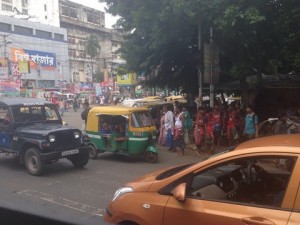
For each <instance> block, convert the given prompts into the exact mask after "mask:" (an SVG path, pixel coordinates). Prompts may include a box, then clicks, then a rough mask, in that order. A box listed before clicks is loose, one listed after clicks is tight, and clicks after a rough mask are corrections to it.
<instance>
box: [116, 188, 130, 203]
mask: <svg viewBox="0 0 300 225" xmlns="http://www.w3.org/2000/svg"><path fill="white" fill-rule="evenodd" d="M130 192H133V189H132V187H122V188H120V189H118V190H117V191H116V192H115V194H114V197H113V199H112V201H113V202H114V201H115V200H116V199H117V198H119V197H120V196H122V195H124V194H126V193H130Z"/></svg>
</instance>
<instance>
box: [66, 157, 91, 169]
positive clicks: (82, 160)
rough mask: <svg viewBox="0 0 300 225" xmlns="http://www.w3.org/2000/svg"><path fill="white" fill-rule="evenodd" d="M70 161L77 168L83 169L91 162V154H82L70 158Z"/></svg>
mask: <svg viewBox="0 0 300 225" xmlns="http://www.w3.org/2000/svg"><path fill="white" fill-rule="evenodd" d="M70 161H71V162H72V164H73V165H74V166H75V167H76V168H82V167H84V166H85V165H86V164H87V163H88V162H89V154H81V155H79V156H76V157H72V158H70Z"/></svg>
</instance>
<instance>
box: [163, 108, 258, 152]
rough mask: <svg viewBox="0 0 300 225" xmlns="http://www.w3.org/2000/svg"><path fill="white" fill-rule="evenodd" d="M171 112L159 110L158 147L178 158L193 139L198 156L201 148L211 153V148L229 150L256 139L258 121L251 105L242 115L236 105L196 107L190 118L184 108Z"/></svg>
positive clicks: (170, 110) (165, 109)
mask: <svg viewBox="0 0 300 225" xmlns="http://www.w3.org/2000/svg"><path fill="white" fill-rule="evenodd" d="M172 108H173V107H172V106H164V107H163V112H162V116H161V119H160V136H159V138H158V143H159V144H161V145H165V146H168V147H169V151H175V152H177V154H178V155H179V156H182V155H183V154H184V149H185V146H186V145H189V144H190V136H193V137H194V143H195V148H194V149H195V150H196V152H197V153H198V154H200V153H201V152H202V149H203V146H204V147H205V151H208V152H207V153H213V152H214V150H215V148H218V147H221V146H232V145H234V144H237V143H238V142H240V141H243V140H250V139H254V138H256V137H257V136H258V117H257V115H256V114H255V112H254V108H253V107H252V106H251V105H249V106H248V107H247V108H246V111H244V110H242V109H241V108H240V105H239V103H231V104H230V105H228V106H227V105H218V104H215V105H214V106H213V108H210V107H199V108H198V110H197V112H196V113H195V115H194V116H193V118H192V117H191V114H190V113H189V111H188V110H187V108H186V107H185V106H182V105H175V106H174V112H173V110H172ZM192 130H193V133H191V131H192ZM190 134H191V135H190Z"/></svg>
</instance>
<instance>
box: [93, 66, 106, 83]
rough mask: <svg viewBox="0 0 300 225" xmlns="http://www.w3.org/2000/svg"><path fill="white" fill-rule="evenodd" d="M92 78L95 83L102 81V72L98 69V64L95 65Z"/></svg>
mask: <svg viewBox="0 0 300 225" xmlns="http://www.w3.org/2000/svg"><path fill="white" fill-rule="evenodd" d="M93 80H94V82H96V83H101V82H103V81H104V72H103V71H101V70H100V68H99V66H97V69H96V71H95V74H94V77H93Z"/></svg>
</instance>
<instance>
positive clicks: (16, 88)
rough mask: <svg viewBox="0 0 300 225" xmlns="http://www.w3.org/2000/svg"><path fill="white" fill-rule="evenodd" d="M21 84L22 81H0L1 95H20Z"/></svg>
mask: <svg viewBox="0 0 300 225" xmlns="http://www.w3.org/2000/svg"><path fill="white" fill-rule="evenodd" d="M20 86H21V83H20V81H17V82H11V81H0V96H19V95H20Z"/></svg>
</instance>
